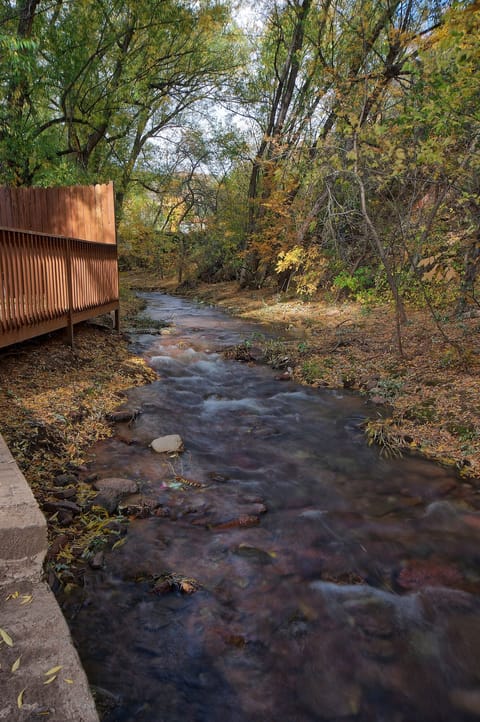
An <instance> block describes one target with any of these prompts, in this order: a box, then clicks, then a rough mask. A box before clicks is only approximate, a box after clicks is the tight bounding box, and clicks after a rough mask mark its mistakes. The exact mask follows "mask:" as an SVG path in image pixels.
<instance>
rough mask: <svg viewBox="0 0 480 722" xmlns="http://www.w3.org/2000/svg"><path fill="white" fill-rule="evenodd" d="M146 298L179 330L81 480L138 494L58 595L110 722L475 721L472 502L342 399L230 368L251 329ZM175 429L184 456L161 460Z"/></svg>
mask: <svg viewBox="0 0 480 722" xmlns="http://www.w3.org/2000/svg"><path fill="white" fill-rule="evenodd" d="M146 298H147V301H148V304H149V313H150V315H151V316H152V317H153V318H154V319H155V318H157V319H166V320H168V321H169V322H170V324H171V326H170V328H168V329H167V330H166V332H165V333H164V334H162V335H161V336H156V337H154V336H152V335H151V334H139V335H138V336H137V337H136V339H135V350H136V351H137V352H138V353H141V354H142V355H143V356H144V357H145V359H146V360H147V362H148V363H149V364H150V365H151V366H152V367H153V368H154V369H155V370H156V371H157V373H158V375H159V379H158V381H155V382H154V383H152V384H150V385H149V386H145V387H140V388H137V389H132V390H131V391H130V392H129V393H128V397H127V399H126V401H125V404H124V411H125V412H129V413H130V415H133V414H134V413H135V418H134V421H133V423H128V422H124V423H120V424H119V425H118V433H117V434H116V435H115V437H112V438H111V439H107V440H105V441H101V442H99V443H97V444H96V445H95V446H94V447H93V448H92V449H91V453H90V456H89V459H88V464H87V467H86V469H85V470H83V471H82V472H81V473H80V476H81V477H84V480H85V482H87V478H88V479H90V480H92V479H94V478H97V477H98V478H99V479H102V478H105V477H109V478H111V477H113V478H118V477H123V478H126V479H130V480H131V481H133V482H134V483H135V484H136V485H137V487H138V489H139V494H140V498H139V495H138V494H137V495H136V498H134V499H126V500H125V502H124V508H125V509H126V513H127V514H129V515H130V523H129V525H128V530H127V534H126V536H124V537H123V538H122V539H121V540H120V541H121V543H119V544H115V545H114V547H112V548H110V549H109V548H106V549H105V551H104V554H103V558H102V560H101V563H99V564H98V565H96V568H95V569H91V570H88V569H87V570H86V573H85V577H84V584H83V587H82V588H76V589H72V590H71V591H70V594H66V595H64V597H63V604H64V610H65V614H66V616H67V619H68V621H69V624H70V628H71V631H72V634H73V636H74V639H75V641H76V644H77V646H78V649H79V652H80V655H81V659H82V662H83V664H84V666H85V669H86V671H87V674H88V676H89V679H90V682H91V684H93V685H95V687H97V688H99V689H101V690H103V699H104V702H105V709H104V711H103V720H104V722H133V721H134V720H135V722H158V720H159V719H168V720H169V722H176V721H177V720H179V721H180V720H182V721H190V720H191V722H198V721H199V720H202V721H203V720H205V721H207V720H208V722H217V721H218V722H223V720H225V719H226V718H227V719H229V720H233V721H234V722H247V721H248V722H264V721H265V720H273V719H278V720H281V721H282V722H283V721H285V722H286V721H288V722H290V721H291V720H293V719H295V720H297V721H298V722H314V721H317V720H328V721H329V722H333V721H334V720H335V721H336V720H337V719H344V718H345V719H349V720H352V721H353V720H354V721H355V722H383V721H384V720H386V719H388V720H389V721H391V720H393V721H394V722H411V720H412V719H415V720H416V722H452V720H455V722H473V720H474V719H477V718H478V716H479V715H480V704H479V699H478V684H479V680H480V671H479V669H478V664H477V663H476V660H477V659H478V652H479V651H480V637H479V635H478V633H477V631H478V630H480V627H479V625H478V619H479V617H480V606H479V593H480V578H479V576H478V564H477V557H478V554H477V549H478V538H477V537H478V529H479V528H480V521H479V514H480V501H479V498H478V495H477V493H476V489H475V488H474V487H473V486H472V485H471V484H468V483H465V482H462V480H461V479H459V478H458V477H457V476H456V475H455V474H453V473H452V472H451V471H450V470H448V469H445V468H441V467H438V466H436V465H434V464H432V463H430V462H428V461H426V460H423V459H420V458H405V459H386V458H382V457H381V456H380V455H379V453H378V450H377V449H376V448H369V447H368V446H367V445H366V444H365V440H364V437H363V434H362V432H361V430H359V425H360V424H361V422H362V419H363V418H364V417H365V415H368V414H369V413H370V411H371V409H370V407H369V405H370V402H368V401H367V400H366V399H365V398H362V397H360V396H358V395H357V394H353V393H351V392H350V391H349V390H348V389H347V390H345V389H342V390H340V391H338V390H329V389H314V388H313V389H312V388H308V387H302V386H299V385H298V384H296V383H295V381H293V380H292V379H284V380H280V379H278V378H277V376H278V375H279V374H278V372H277V371H272V370H271V369H270V368H268V367H267V366H264V365H258V364H249V363H243V364H240V363H238V362H235V361H233V360H229V359H228V358H227V359H226V358H225V356H224V353H223V352H224V351H225V350H226V349H231V348H236V347H238V346H239V345H240V344H241V343H242V341H243V339H245V338H246V337H247V338H248V337H250V336H251V334H255V333H257V332H258V327H255V326H252V325H250V324H247V323H245V322H244V321H238V320H237V319H234V318H232V317H231V316H227V315H224V314H222V313H221V312H220V311H218V310H216V309H212V308H207V307H206V306H205V305H198V304H192V303H188V302H187V301H184V300H182V299H179V298H171V297H165V296H161V295H159V294H147V296H146ZM261 332H262V334H263V335H264V336H265V337H266V338H267V339H269V340H274V334H273V333H272V335H271V336H270V335H269V331H268V329H265V328H263V329H262V331H261ZM227 355H228V354H227ZM168 434H180V436H181V437H182V439H183V442H184V450H183V452H182V453H179V454H174V455H168V454H166V455H163V454H157V453H155V452H154V451H153V450H152V448H151V446H150V445H151V442H152V440H153V439H154V438H157V437H158V436H163V435H168Z"/></svg>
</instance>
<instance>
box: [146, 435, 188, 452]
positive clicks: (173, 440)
mask: <svg viewBox="0 0 480 722" xmlns="http://www.w3.org/2000/svg"><path fill="white" fill-rule="evenodd" d="M150 446H151V447H152V449H153V450H154V451H156V452H157V454H167V453H175V452H179V451H183V441H182V438H181V437H180V436H179V435H178V434H170V435H169V436H159V437H158V439H154V440H153V441H152V443H151V444H150Z"/></svg>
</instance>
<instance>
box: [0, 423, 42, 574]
mask: <svg viewBox="0 0 480 722" xmlns="http://www.w3.org/2000/svg"><path fill="white" fill-rule="evenodd" d="M46 551H47V523H46V521H45V517H44V516H43V514H42V512H41V511H40V509H39V507H38V505H37V503H36V501H35V498H34V496H33V494H32V491H31V489H30V487H29V486H28V484H27V482H26V481H25V477H24V476H23V474H22V473H21V471H20V469H19V468H18V466H17V465H16V463H15V461H14V459H13V457H12V455H11V453H10V451H9V449H8V447H7V445H6V444H5V441H4V440H3V438H2V437H1V436H0V586H1V585H2V584H5V583H8V582H9V581H11V580H13V579H26V578H29V579H35V578H38V577H39V575H40V573H41V569H42V563H43V560H44V557H45V554H46Z"/></svg>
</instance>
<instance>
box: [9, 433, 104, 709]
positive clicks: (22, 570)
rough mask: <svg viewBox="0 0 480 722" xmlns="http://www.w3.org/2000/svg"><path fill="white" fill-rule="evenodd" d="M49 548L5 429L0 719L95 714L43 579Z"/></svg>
mask: <svg viewBox="0 0 480 722" xmlns="http://www.w3.org/2000/svg"><path fill="white" fill-rule="evenodd" d="M46 551H47V523H46V521H45V517H44V516H43V514H42V513H41V511H40V509H39V507H38V505H37V502H36V501H35V497H34V496H33V494H32V491H31V489H30V487H29V486H28V484H27V482H26V480H25V477H24V476H23V474H22V473H21V471H20V469H19V468H18V466H17V465H16V463H15V461H14V459H13V457H12V455H11V453H10V451H9V450H8V447H7V446H6V444H5V442H4V440H3V439H2V437H1V436H0V628H1V629H2V630H4V632H6V633H7V635H9V637H7V640H8V639H9V638H10V639H11V641H12V646H10V645H9V644H7V642H6V641H5V640H4V639H2V637H1V636H0V721H1V720H8V722H27V721H28V722H31V720H34V719H47V720H50V721H51V722H98V714H97V712H96V709H95V704H94V702H93V698H92V695H91V693H90V689H89V687H88V681H87V678H86V675H85V672H84V670H83V668H82V665H81V663H80V659H79V657H78V654H77V652H76V650H75V647H74V646H73V642H72V639H71V636H70V631H69V629H68V626H67V623H66V621H65V619H64V617H63V615H62V612H61V611H60V608H59V606H58V604H57V601H56V599H55V597H54V595H53V594H52V592H51V590H50V588H49V587H48V586H47V584H45V583H44V582H43V581H42V580H41V576H42V564H43V561H44V558H45V554H46ZM17 660H20V661H19V662H17ZM17 665H18V668H17ZM58 666H61V669H60V670H59V671H58V673H57V675H56V677H55V679H52V680H51V681H50V683H49V684H45V682H46V681H47V679H49V678H48V677H47V676H46V675H45V672H47V671H48V670H49V669H52V667H58ZM12 667H13V668H14V670H15V671H12ZM51 676H53V675H51ZM67 680H68V681H67ZM22 690H23V693H22ZM21 693H22V694H21ZM20 694H21V698H20V701H19V695H20Z"/></svg>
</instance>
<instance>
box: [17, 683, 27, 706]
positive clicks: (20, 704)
mask: <svg viewBox="0 0 480 722" xmlns="http://www.w3.org/2000/svg"><path fill="white" fill-rule="evenodd" d="M25 690H26V687H24V688H23V689H22V691H21V692H20V694H19V695H18V697H17V707H18V709H22V707H23V693H24V692H25Z"/></svg>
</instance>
